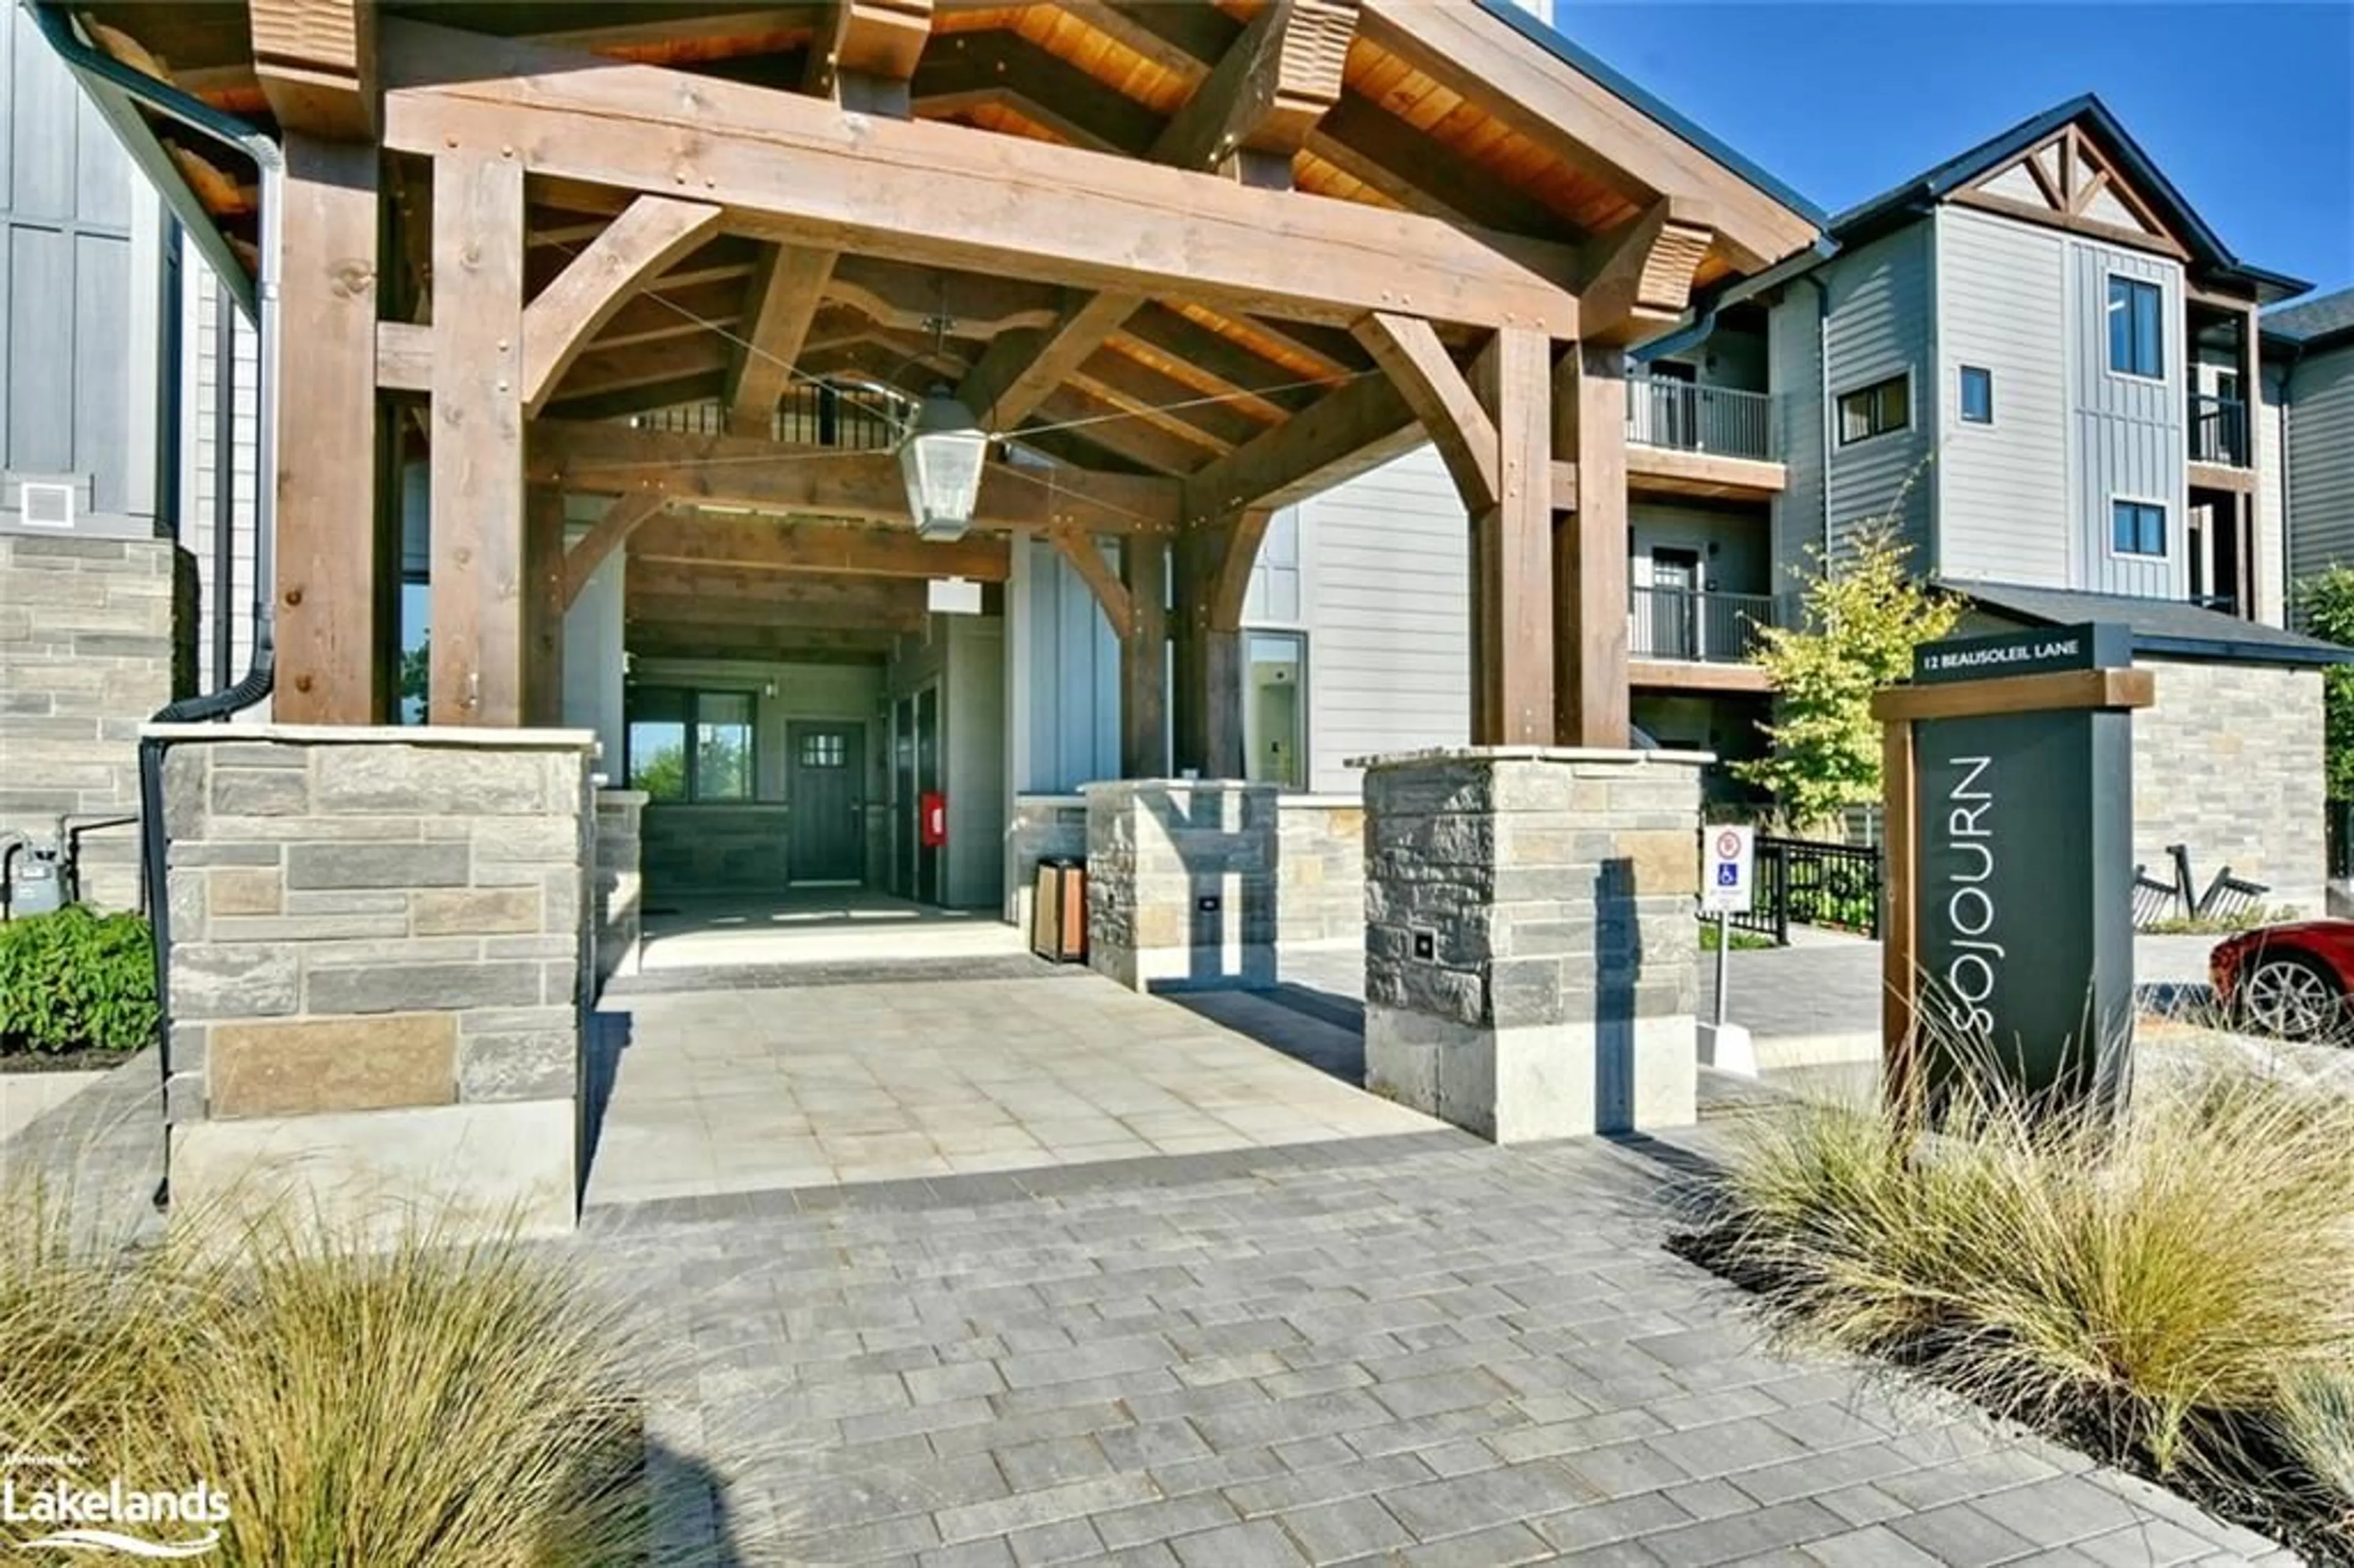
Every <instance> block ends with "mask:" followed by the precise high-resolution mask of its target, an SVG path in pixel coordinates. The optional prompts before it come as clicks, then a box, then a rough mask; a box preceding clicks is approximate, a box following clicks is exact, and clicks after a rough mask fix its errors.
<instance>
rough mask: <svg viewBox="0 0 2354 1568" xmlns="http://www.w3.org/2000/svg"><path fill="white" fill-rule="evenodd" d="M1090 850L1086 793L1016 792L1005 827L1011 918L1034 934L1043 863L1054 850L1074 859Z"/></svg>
mask: <svg viewBox="0 0 2354 1568" xmlns="http://www.w3.org/2000/svg"><path fill="white" fill-rule="evenodd" d="M1050 855H1060V856H1064V857H1066V858H1068V859H1072V860H1079V859H1084V858H1085V857H1086V855H1087V797H1086V796H1084V795H1016V796H1015V797H1014V798H1013V821H1011V822H1009V823H1008V824H1007V825H1006V831H1005V918H1006V919H1007V920H1008V921H1010V922H1012V923H1013V926H1014V927H1016V928H1017V929H1018V930H1020V931H1021V933H1022V937H1023V940H1024V941H1025V942H1026V941H1027V940H1029V938H1030V914H1031V905H1032V904H1033V902H1034V897H1033V895H1034V892H1035V890H1036V888H1037V885H1038V863H1039V862H1040V861H1042V860H1044V859H1046V858H1047V857H1048V856H1050Z"/></svg>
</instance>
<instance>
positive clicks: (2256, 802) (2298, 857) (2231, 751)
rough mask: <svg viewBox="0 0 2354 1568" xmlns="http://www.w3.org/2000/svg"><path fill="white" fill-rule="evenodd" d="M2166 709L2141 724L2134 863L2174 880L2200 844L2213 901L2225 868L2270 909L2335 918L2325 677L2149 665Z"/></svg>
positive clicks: (2146, 712)
mask: <svg viewBox="0 0 2354 1568" xmlns="http://www.w3.org/2000/svg"><path fill="white" fill-rule="evenodd" d="M2137 662H2139V663H2140V664H2142V665H2143V666H2144V667H2146V668H2148V669H2151V670H2154V671H2155V672H2156V673H2157V676H2158V703H2157V705H2156V706H2155V707H2150V708H2146V709H2143V710H2142V711H2140V712H2138V713H2137V714H2135V715H2133V736H2134V738H2133V767H2134V833H2133V843H2134V859H2135V860H2137V861H2138V862H2140V863H2143V864H2144V865H2145V866H2147V868H2148V871H2149V874H2150V875H2152V876H2154V877H2157V878H2158V880H2159V881H2161V882H2165V881H2170V880H2172V878H2173V862H2172V860H2171V858H2170V857H2169V856H2168V854H2167V853H2166V846H2167V845H2168V844H2178V843H2179V844H2188V845H2189V846H2190V870H2191V874H2192V875H2193V876H2194V877H2196V878H2197V879H2198V885H2199V887H2198V890H2199V891H2200V892H2204V891H2205V890H2206V887H2207V885H2208V883H2209V882H2210V881H2211V879H2212V878H2213V877H2214V875H2215V874H2216V873H2217V872H2219V871H2221V869H2223V867H2225V866H2227V865H2228V866H2230V867H2231V868H2232V874H2233V875H2234V876H2241V877H2245V878H2247V879H2248V880H2249V881H2251V882H2261V883H2264V884H2266V885H2269V886H2270V887H2271V889H2272V891H2271V892H2269V893H2267V894H2266V895H2264V902H2265V903H2266V904H2268V905H2272V906H2285V907H2288V908H2292V909H2296V910H2298V911H2300V912H2302V913H2305V914H2308V915H2319V914H2322V913H2323V912H2324V907H2323V906H2324V903H2325V895H2324V885H2325V884H2326V882H2327V875H2328V866H2329V851H2328V845H2327V821H2326V816H2325V812H2326V810H2327V808H2326V806H2325V804H2324V800H2323V796H2324V788H2325V780H2324V776H2323V771H2322V712H2321V673H2320V672H2319V671H2317V670H2310V669H2291V668H2286V667H2284V666H2281V665H2274V664H2240V663H2229V664H2227V663H2209V662H2197V663H2194V662H2184V661H2168V660H2155V659H2143V660H2139V661H2137Z"/></svg>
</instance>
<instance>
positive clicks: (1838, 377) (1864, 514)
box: [1793, 222, 1936, 569]
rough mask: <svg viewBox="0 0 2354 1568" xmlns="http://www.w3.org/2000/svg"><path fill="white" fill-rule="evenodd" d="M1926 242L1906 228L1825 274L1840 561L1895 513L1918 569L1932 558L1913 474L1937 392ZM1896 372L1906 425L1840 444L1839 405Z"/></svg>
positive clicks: (1926, 492)
mask: <svg viewBox="0 0 2354 1568" xmlns="http://www.w3.org/2000/svg"><path fill="white" fill-rule="evenodd" d="M1930 238H1931V237H1930V225H1929V224H1928V223H1927V222H1920V223H1914V224H1911V225H1909V226H1907V227H1906V228H1901V229H1898V230H1897V231H1896V232H1895V233H1893V234H1890V235H1887V236H1884V237H1883V238H1879V239H1875V240H1873V241H1872V243H1871V244H1869V245H1865V246H1862V247H1861V248H1859V249H1856V250H1854V251H1851V252H1850V253H1849V254H1847V255H1845V256H1841V257H1840V258H1838V259H1836V260H1833V261H1831V262H1829V263H1828V264H1827V265H1826V266H1825V267H1824V268H1823V270H1822V272H1821V276H1822V279H1823V281H1824V283H1825V285H1826V286H1827V287H1828V288H1829V290H1830V300H1829V305H1830V318H1829V329H1828V338H1829V342H1828V344H1827V348H1828V353H1829V366H1830V408H1829V409H1828V410H1827V411H1826V415H1825V417H1826V418H1828V419H1829V430H1830V438H1831V443H1830V462H1829V476H1828V480H1827V483H1828V484H1829V517H1830V548H1831V551H1832V553H1833V554H1834V555H1835V556H1836V555H1837V554H1839V553H1840V551H1842V550H1843V549H1844V548H1845V547H1846V546H1847V545H1848V544H1849V543H1850V541H1852V540H1853V539H1854V538H1855V537H1856V536H1857V535H1859V534H1860V533H1861V532H1862V531H1863V530H1865V529H1867V528H1869V527H1871V526H1872V525H1873V524H1875V523H1877V522H1879V521H1880V520H1881V519H1882V518H1888V517H1891V516H1892V515H1893V519H1894V522H1895V524H1896V532H1897V535H1898V536H1899V537H1900V538H1901V539H1902V540H1903V542H1904V543H1905V544H1906V545H1908V546H1911V548H1912V551H1913V554H1912V556H1911V557H1910V560H1911V564H1912V565H1913V566H1914V567H1915V569H1921V568H1924V567H1928V566H1929V565H1930V564H1931V562H1932V559H1933V557H1932V554H1931V543H1930V515H1931V512H1932V506H1931V493H1932V489H1933V482H1932V480H1931V478H1930V476H1929V475H1928V474H1927V473H1926V472H1925V471H1920V470H1921V460H1922V456H1923V454H1924V453H1925V452H1926V451H1927V450H1929V439H1930V430H1929V429H1928V421H1929V419H1930V418H1934V414H1933V412H1932V411H1933V410H1934V409H1935V407H1936V397H1935V388H1934V387H1931V386H1930V385H1929V377H1930V376H1931V374H1932V371H1933V367H1934V366H1935V363H1936V353H1935V341H1934V339H1935V334H1934V330H1933V329H1934V323H1935V313H1934V312H1933V311H1932V310H1931V308H1930V302H1931V300H1932V298H1933V297H1934V295H1933V290H1934V286H1935V284H1934V278H1933V269H1934V266H1935V247H1934V246H1933V245H1932V244H1931V242H1930ZM1793 292H1794V293H1795V292H1802V291H1793ZM1889 376H1911V377H1912V383H1913V385H1912V394H1911V403H1910V408H1911V421H1910V423H1908V424H1907V425H1906V426H1905V428H1904V429H1902V430H1896V431H1891V432H1889V433H1888V434H1885V435H1879V436H1872V437H1868V438H1866V439H1865V440H1860V441H1855V442H1851V443H1849V444H1847V445H1841V444H1840V440H1839V428H1838V426H1839V416H1838V409H1839V399H1840V397H1842V396H1843V395H1845V394H1847V393H1849V392H1852V391H1854V390H1856V389H1857V388H1859V387H1869V386H1872V385H1873V384H1874V383H1877V382H1880V381H1882V380H1885V379H1886V378H1888V377H1889ZM1908 479H1910V480H1911V481H1912V488H1911V489H1909V490H1907V489H1906V488H1905V482H1906V481H1907V480H1908ZM1900 495H1901V496H1902V497H1903V501H1902V504H1901V506H1900V504H1899V500H1898V498H1899V496H1900Z"/></svg>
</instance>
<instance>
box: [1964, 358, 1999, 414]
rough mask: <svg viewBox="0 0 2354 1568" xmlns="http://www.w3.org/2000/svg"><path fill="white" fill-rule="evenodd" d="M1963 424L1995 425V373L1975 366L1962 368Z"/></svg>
mask: <svg viewBox="0 0 2354 1568" xmlns="http://www.w3.org/2000/svg"><path fill="white" fill-rule="evenodd" d="M1962 422H1963V423H1964V424H1966V425H1991V424H1993V423H1994V372H1993V371H1991V370H1985V369H1981V368H1980V367H1979V366H1975V365H1965V366H1962Z"/></svg>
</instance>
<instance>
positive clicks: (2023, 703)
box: [1872, 669, 2158, 724]
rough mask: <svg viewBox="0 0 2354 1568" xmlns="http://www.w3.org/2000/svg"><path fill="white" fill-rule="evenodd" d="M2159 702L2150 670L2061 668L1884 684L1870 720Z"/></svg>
mask: <svg viewBox="0 0 2354 1568" xmlns="http://www.w3.org/2000/svg"><path fill="white" fill-rule="evenodd" d="M2156 701H2158V677H2157V675H2156V674H2155V673H2152V672H2151V671H2148V670H2136V669H2122V670H2063V671H2061V672H2058V673H2053V674H2049V675H2002V676H1998V677H1996V678H1995V679H1993V680H1988V681H1967V682H1964V681H1956V682H1954V683H1950V684H1946V685H1931V686H1885V687H1882V689H1881V690H1879V691H1877V692H1874V693H1873V694H1872V717H1873V718H1876V719H1879V720H1881V721H1882V723H1890V722H1894V721H1900V720H1901V721H1903V722H1904V723H1907V724H1918V723H1921V722H1923V721H1925V720H1928V719H1946V718H1976V717H1979V716H1982V715H1988V714H2034V713H2048V712H2056V711H2059V710H2061V709H2065V708H2146V707H2148V706H2149V705H2151V704H2152V703H2155V702H2156Z"/></svg>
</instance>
